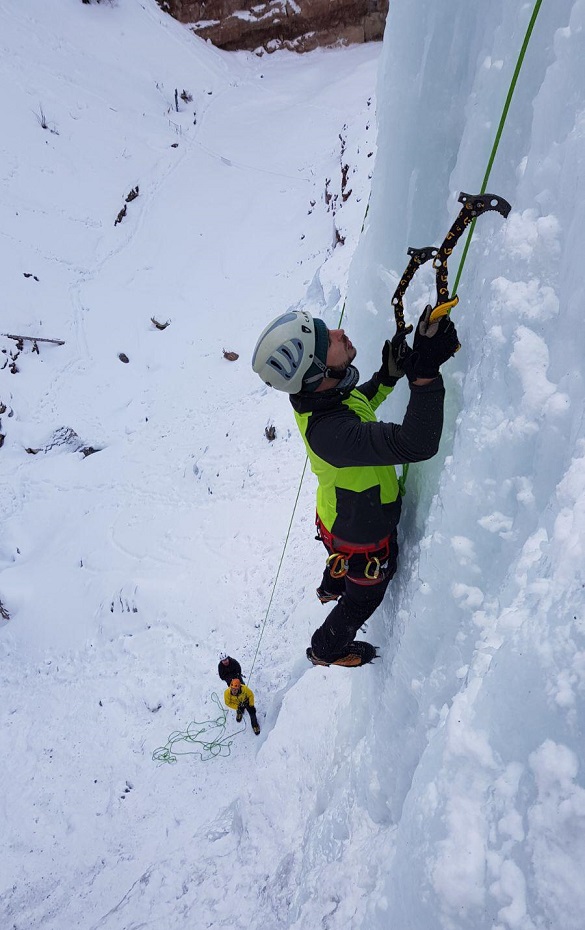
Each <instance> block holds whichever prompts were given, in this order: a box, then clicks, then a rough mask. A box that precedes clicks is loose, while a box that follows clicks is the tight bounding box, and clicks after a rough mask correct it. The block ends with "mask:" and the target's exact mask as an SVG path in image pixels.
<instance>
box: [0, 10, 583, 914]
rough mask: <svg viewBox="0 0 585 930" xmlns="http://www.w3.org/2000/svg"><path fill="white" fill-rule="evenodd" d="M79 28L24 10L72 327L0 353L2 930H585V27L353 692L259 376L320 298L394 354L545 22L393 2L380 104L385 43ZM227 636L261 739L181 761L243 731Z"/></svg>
mask: <svg viewBox="0 0 585 930" xmlns="http://www.w3.org/2000/svg"><path fill="white" fill-rule="evenodd" d="M47 7H48V5H47V4H45V3H43V2H42V0H21V3H20V4H18V6H16V5H15V4H12V3H9V2H8V0H0V21H1V28H0V36H1V38H0V43H1V45H2V56H1V58H0V61H1V64H0V69H1V70H0V74H1V75H2V77H1V80H2V84H3V90H4V93H2V94H0V107H1V108H2V109H1V123H2V126H3V130H4V132H3V138H2V141H1V143H0V159H1V160H0V166H1V172H0V177H1V179H2V181H1V183H2V197H1V198H0V232H1V237H2V238H1V241H2V250H1V258H0V261H1V264H2V280H3V295H4V301H3V313H2V327H1V329H2V332H3V333H10V334H19V335H24V336H31V337H34V336H36V337H42V338H49V339H60V340H63V342H64V344H63V345H53V344H49V343H47V344H44V343H39V350H40V352H39V354H36V353H34V352H32V351H31V343H26V342H25V343H24V344H23V348H22V350H21V351H19V350H18V349H17V348H16V343H15V341H14V340H10V339H8V338H7V337H6V336H4V337H1V338H0V342H1V347H2V348H3V349H4V350H5V357H6V360H7V365H6V366H5V367H4V368H3V369H1V370H0V400H1V401H2V404H4V405H6V408H7V409H6V411H5V412H4V413H2V414H1V415H0V419H1V423H2V426H1V432H2V434H3V435H4V436H5V441H4V445H3V447H2V449H1V450H0V455H1V456H2V466H3V467H2V471H1V472H0V475H1V477H0V481H1V482H2V494H1V496H0V501H1V504H0V506H1V509H2V528H3V532H2V537H1V540H0V569H1V572H0V600H1V602H2V604H3V605H4V607H5V608H6V610H7V611H8V612H9V614H10V619H8V620H5V621H4V622H3V624H2V627H1V628H0V650H1V652H2V660H3V661H2V664H3V671H4V675H3V678H2V685H1V692H0V697H1V702H0V703H1V707H2V716H3V720H2V724H3V725H2V731H1V732H2V750H3V756H4V758H5V760H6V764H5V766H4V768H3V775H2V783H1V784H2V790H1V792H0V796H1V797H2V816H3V820H4V829H3V831H2V833H3V839H4V842H3V847H4V848H3V854H2V856H1V857H0V916H1V919H2V925H3V926H4V925H6V926H9V927H11V928H16V930H24V928H26V930H28V928H34V927H43V928H44V930H51V928H55V930H56V928H59V930H62V928H64V927H65V928H68V927H80V928H87V930H89V928H98V927H99V928H108V930H118V928H119V930H122V928H125V930H130V928H138V927H146V926H152V927H165V928H168V930H172V928H174V927H181V928H184V927H189V928H193V930H199V928H204V927H209V928H211V927H221V926H230V927H237V928H242V930H243V928H260V927H263V928H269V930H280V928H295V930H301V928H302V930H313V928H315V927H322V928H327V930H338V928H342V927H343V928H346V927H351V928H364V930H365V928H368V930H377V928H380V930H381V928H387V927H400V928H413V930H430V928H434V927H437V928H454V927H456V928H465V930H472V928H473V930H478V928H497V930H508V928H512V930H516V928H519V930H532V928H537V930H540V928H544V927H551V928H555V930H556V928H557V927H558V928H561V927H562V928H569V930H572V928H580V927H581V924H582V916H581V915H582V912H583V904H584V902H583V890H582V882H581V881H580V875H581V873H582V871H583V866H584V865H585V842H584V840H583V836H584V835H585V834H584V831H583V826H584V824H583V818H584V816H585V807H584V798H585V789H584V785H583V761H584V760H583V688H584V683H585V678H584V671H583V669H584V663H583V656H584V655H585V650H584V645H583V612H582V607H583V583H584V582H583V578H582V564H583V554H582V547H583V525H584V520H585V517H584V515H583V508H584V501H585V488H584V484H583V474H584V473H585V472H584V467H583V458H584V456H585V445H584V437H583V425H582V409H583V396H584V387H583V383H582V382H583V379H582V376H581V368H582V365H581V359H582V357H583V334H582V328H581V327H580V310H581V306H582V303H583V283H582V275H581V274H580V261H579V259H580V254H581V252H582V246H583V244H584V243H583V237H584V235H585V234H584V232H583V230H584V228H585V224H584V222H583V220H584V216H583V211H584V207H583V204H584V203H585V197H584V193H585V192H584V191H583V184H584V173H583V164H584V159H585V156H584V134H583V126H584V116H583V114H584V113H585V100H584V96H585V82H584V81H583V78H584V77H585V64H584V62H585V54H584V49H583V43H584V38H583V37H584V35H585V31H584V29H583V27H584V25H585V3H583V2H582V0H557V2H556V3H555V4H547V3H546V2H545V3H544V4H543V7H542V10H541V12H540V14H539V18H538V21H537V25H536V28H535V31H534V34H533V37H532V39H531V44H530V47H529V50H528V54H527V58H526V62H525V65H524V67H523V71H522V74H521V78H520V82H519V85H518V90H517V93H516V96H515V98H514V101H513V104H512V107H511V109H510V114H509V117H508V123H507V125H506V129H505V132H504V135H503V137H502V142H501V146H500V150H499V153H498V157H497V159H496V162H495V165H494V169H493V173H492V179H491V181H490V185H489V186H490V188H491V189H493V190H494V191H497V192H498V193H500V194H502V195H504V196H505V197H507V198H508V199H509V200H510V201H511V202H512V204H513V213H512V214H511V216H510V218H509V219H508V221H507V222H506V223H505V224H504V223H503V221H502V220H501V218H500V217H498V216H495V215H493V216H487V217H484V218H482V219H481V221H480V222H478V225H477V229H476V234H475V237H474V242H473V245H472V248H471V251H470V254H469V257H468V259H467V263H466V266H465V272H464V276H463V279H462V282H461V286H460V288H459V296H460V299H461V303H460V306H459V307H458V308H457V310H456V311H455V314H454V319H456V322H457V326H458V329H459V334H460V338H461V341H462V343H463V350H462V351H461V352H460V353H459V355H458V356H457V359H456V360H455V361H454V362H452V363H450V365H449V368H448V374H447V377H446V380H447V386H448V403H447V408H448V409H447V424H446V430H445V435H444V438H443V444H442V450H441V452H440V454H439V455H438V456H437V457H436V458H435V459H434V460H433V461H432V462H430V463H426V464H425V465H422V466H418V467H417V468H413V469H411V472H410V475H409V494H408V497H407V500H406V505H405V507H406V510H405V515H404V518H403V522H402V558H401V568H400V572H399V576H398V577H397V579H396V581H395V582H394V583H393V585H392V590H391V591H389V594H388V596H387V599H386V603H385V604H384V606H383V607H382V608H381V610H380V611H379V612H378V614H377V615H376V616H375V617H374V618H373V619H372V620H371V621H370V623H369V625H368V626H369V633H368V635H369V639H370V640H371V641H373V642H376V643H379V644H380V645H381V647H382V651H383V656H384V658H383V661H382V662H378V663H376V664H375V665H374V666H372V667H370V668H368V669H365V670H362V671H359V672H357V671H354V672H352V671H343V670H339V669H334V670H332V669H330V670H325V669H310V668H309V669H307V666H306V661H305V660H304V658H303V656H304V648H305V646H306V644H307V642H308V637H309V636H310V633H311V631H312V629H313V628H314V627H315V626H316V625H317V624H318V623H319V622H321V618H322V617H323V610H324V608H322V607H321V606H320V605H319V604H318V603H317V602H316V600H315V598H314V586H315V583H316V581H317V580H318V578H319V576H320V571H321V563H322V550H321V549H320V547H319V545H318V544H317V543H316V542H313V540H312V536H313V531H312V512H313V495H314V486H313V482H312V478H311V477H310V476H306V477H305V479H304V480H303V482H302V484H301V486H300V491H299V499H298V503H297V505H296V509H295V499H296V495H297V491H298V490H299V482H300V480H301V476H302V473H303V464H304V456H303V450H302V446H301V443H300V440H299V439H298V437H297V435H296V433H295V431H294V424H293V420H292V416H291V412H290V408H289V406H288V404H287V402H286V398H284V397H283V396H282V395H278V394H276V393H275V392H270V391H269V390H268V389H265V388H264V387H263V386H262V384H261V383H260V382H258V380H257V378H256V377H255V376H254V375H253V373H252V372H251V370H250V367H249V358H250V356H251V352H252V348H253V346H254V343H255V340H256V336H257V334H258V332H259V331H260V330H261V329H262V327H263V326H264V325H265V323H266V321H267V320H269V319H270V318H271V316H273V315H275V314H276V313H277V312H278V311H279V310H281V309H285V308H286V307H287V306H289V305H296V304H297V303H299V302H301V301H302V302H303V304H304V305H305V306H307V307H308V308H309V309H310V310H312V311H313V312H316V313H319V314H320V315H322V316H323V318H324V319H325V320H326V322H327V323H328V324H329V325H332V326H333V325H335V324H336V322H337V320H338V319H339V316H340V313H341V311H342V309H343V310H344V320H345V323H346V325H347V328H348V330H349V331H350V334H351V336H352V339H353V340H354V342H356V343H357V345H358V348H359V355H358V363H359V365H360V368H361V369H362V371H363V372H364V374H366V373H368V370H369V369H371V368H372V367H374V366H376V367H377V365H378V359H379V347H380V344H381V341H382V339H383V338H385V336H386V335H387V333H388V331H389V329H388V323H389V315H388V308H389V299H390V296H391V293H392V290H393V288H394V286H395V283H396V281H397V280H398V276H399V274H400V272H401V271H402V269H403V267H404V265H405V264H406V254H405V253H406V248H407V246H408V245H427V244H430V243H432V242H437V241H438V240H440V238H441V237H442V235H443V234H444V232H445V231H446V229H447V228H448V226H449V224H450V222H451V220H452V218H453V217H454V215H455V213H456V210H457V204H456V195H457V193H458V192H459V191H460V190H461V189H463V190H473V189H477V188H479V185H480V184H481V180H482V178H483V173H484V171H485V165H486V162H487V157H488V154H489V150H490V147H491V144H492V140H493V135H494V132H495V127H496V124H497V121H498V119H499V115H500V112H501V107H502V104H503V100H504V98H505V95H506V92H507V89H508V86H509V82H510V79H511V75H512V71H513V68H514V65H515V62H516V58H517V54H518V51H519V49H520V45H521V43H522V39H523V36H524V32H525V29H526V25H527V22H528V19H529V17H530V14H531V11H532V5H529V4H525V3H523V2H522V3H521V2H519V0H518V2H516V0H514V2H513V3H504V2H503V0H497V2H494V3H491V4H489V5H482V6H481V7H478V6H477V5H470V4H468V3H466V2H465V0H448V3H446V4H444V5H441V7H439V6H437V5H436V4H434V3H433V2H432V0H414V2H413V0H410V2H406V0H395V2H394V3H393V4H392V5H391V10H390V14H389V20H388V26H387V30H386V37H385V41H384V47H383V50H382V55H381V62H380V63H381V68H380V73H379V77H378V82H377V88H376V80H377V66H378V57H379V53H380V48H379V47H376V46H367V47H363V48H357V47H356V48H352V49H349V50H340V51H334V52H333V51H327V52H326V51H319V52H316V53H314V54H311V55H308V56H303V57H295V56H287V55H285V54H280V53H279V54H276V55H273V56H270V57H265V58H256V57H255V56H253V55H247V54H237V55H230V54H226V53H220V52H218V51H217V50H215V49H213V48H212V47H211V46H208V45H206V44H204V43H202V42H201V41H199V40H197V39H195V38H193V37H192V36H191V35H190V34H189V33H188V31H187V30H185V29H184V28H183V27H181V26H180V25H179V24H178V23H176V22H174V21H173V20H171V19H170V18H169V17H167V16H165V15H164V14H162V13H161V12H160V10H159V8H158V6H157V5H156V4H155V2H154V0H142V2H139V0H117V2H116V3H115V4H99V5H95V4H91V5H85V4H81V3H80V2H78V0H63V4H62V10H61V11H59V13H58V14H56V13H55V10H50V9H48V8H47ZM175 89H177V102H178V105H179V112H177V110H176V107H175ZM183 90H184V91H185V92H186V94H185V96H186V97H188V96H192V100H191V101H188V100H182V99H181V97H180V96H179V95H180V94H181V92H182V91H183ZM375 91H376V94H375V93H374V92H375ZM375 106H376V110H377V117H378V120H377V122H378V127H376V119H375V114H374V107H375ZM43 122H44V123H45V124H46V128H43V126H42V125H41V124H42V123H43ZM376 129H377V133H378V137H377V146H378V154H377V156H375V154H374V153H375V136H376ZM374 160H375V171H374V174H373V178H372V191H371V201H370V208H369V212H368V216H367V220H366V223H365V228H364V231H363V234H362V235H361V236H360V233H361V229H362V223H363V221H364V215H365V209H366V204H367V202H368V196H369V187H370V179H369V175H370V174H371V173H372V170H373V162H374ZM346 164H347V165H348V174H347V177H348V181H349V183H346V184H344V180H343V177H344V175H343V167H344V165H346ZM136 187H138V188H139V196H138V197H136V198H135V199H133V200H131V201H130V202H129V203H127V204H126V209H127V212H126V215H125V216H124V217H123V219H122V220H121V222H119V223H118V224H117V225H114V223H115V220H116V218H117V216H118V213H119V211H120V210H121V209H122V208H123V206H124V205H125V198H126V196H127V195H128V193H129V192H130V191H131V190H132V189H134V188H136ZM349 191H351V193H349V194H348V192H349ZM344 195H348V196H346V199H344ZM341 239H344V240H345V244H343V245H342V244H341V242H340V240H341ZM358 240H359V246H358ZM352 259H353V260H352ZM350 262H351V266H350ZM451 265H452V270H451V276H452V278H451V279H452V280H453V276H454V270H455V268H456V262H454V261H452V263H451ZM27 275H28V277H27ZM420 277H421V280H420V281H417V282H416V284H415V285H414V286H413V289H412V292H409V297H408V301H407V313H408V315H409V316H410V318H411V319H414V318H415V317H416V314H417V313H418V312H420V309H421V308H422V306H424V303H425V302H426V301H427V300H429V299H432V297H433V281H432V274H431V273H430V272H429V273H426V272H425V273H423V274H421V276H420ZM37 278H38V280H37ZM346 295H347V301H346ZM152 318H154V319H155V320H157V321H158V322H159V323H162V324H164V323H166V322H167V321H170V322H169V325H168V326H167V327H166V328H165V329H164V330H159V329H158V328H157V327H156V326H155V324H154V323H153V322H152ZM223 350H228V351H234V352H237V353H238V354H239V358H238V359H237V361H235V362H230V361H228V360H227V359H226V358H224V355H223ZM10 353H12V357H11V356H10ZM121 353H125V356H126V357H127V358H128V362H127V363H124V362H123V361H121V360H120V358H119V357H118V356H119V355H120V354H121ZM12 362H14V364H15V365H16V366H17V367H18V369H19V370H18V372H17V373H12V372H11V371H10V367H9V366H10V364H12ZM395 395H396V396H395V397H393V398H392V399H391V401H390V402H389V404H388V405H387V407H386V410H385V414H384V415H385V416H386V417H387V418H389V419H391V418H396V419H398V418H400V416H401V411H402V409H403V405H404V401H405V390H404V389H403V388H402V386H399V388H398V389H397V391H396V392H395ZM270 424H273V425H274V426H275V427H276V433H277V436H276V440H275V441H274V442H269V441H268V440H267V439H266V437H265V435H264V430H265V427H266V426H268V425H270ZM88 447H92V448H94V449H97V450H99V451H97V452H95V453H93V454H90V455H84V453H83V451H81V450H82V449H86V450H87V448H88ZM27 449H29V450H38V451H36V454H33V453H32V452H27V451H26V450H27ZM293 513H294V516H293ZM291 517H292V523H291ZM289 524H291V525H290V534H289ZM288 534H289V535H288ZM287 539H288V541H287V546H286V550H285V551H284V557H283V558H282V562H281V557H282V556H283V546H284V543H285V540H287ZM223 649H226V650H228V651H229V652H231V653H232V654H234V655H236V656H237V657H238V658H239V659H240V661H241V662H242V665H243V667H244V670H245V671H246V672H247V673H248V674H250V672H251V673H252V677H251V679H250V681H251V685H252V688H253V689H254V691H255V692H256V695H257V703H258V707H259V710H260V722H261V725H262V734H261V736H260V737H259V738H258V739H256V738H255V737H253V735H252V734H251V732H250V730H249V728H248V729H246V731H245V732H243V733H241V734H238V735H235V736H234V737H233V740H232V739H231V735H230V734H234V731H235V730H236V727H235V724H234V722H233V718H231V719H228V721H227V723H228V728H227V731H226V732H227V734H228V742H227V743H224V744H223V746H224V749H223V751H222V752H221V753H220V754H219V755H218V756H215V757H213V753H212V751H205V750H203V759H206V760H207V761H202V758H201V756H200V755H198V754H197V749H198V748H199V749H200V748H201V746H198V745H196V744H193V743H191V742H189V741H186V740H183V741H177V742H175V743H173V749H174V751H175V753H176V759H177V762H176V764H174V765H173V764H169V765H166V764H161V763H157V762H156V761H153V759H152V754H153V752H154V750H156V749H157V747H163V746H164V745H165V743H166V741H167V738H168V736H169V734H171V732H172V731H177V732H184V731H185V730H186V728H187V726H188V725H189V722H190V721H193V720H199V721H204V720H208V719H210V720H215V719H217V718H218V713H219V710H218V706H217V704H216V703H215V701H214V698H213V694H214V692H216V693H219V696H220V698H221V689H220V688H218V684H220V682H219V679H218V678H217V676H216V663H217V653H218V652H219V651H220V650H223ZM195 729H197V728H195ZM191 732H193V730H191ZM210 732H212V734H213V733H215V731H214V730H212V731H210ZM218 732H220V733H221V732H222V728H221V727H220V728H219V731H218ZM182 752H185V753H190V754H187V755H184V756H182V755H179V753H182ZM210 755H211V758H209V756H210Z"/></svg>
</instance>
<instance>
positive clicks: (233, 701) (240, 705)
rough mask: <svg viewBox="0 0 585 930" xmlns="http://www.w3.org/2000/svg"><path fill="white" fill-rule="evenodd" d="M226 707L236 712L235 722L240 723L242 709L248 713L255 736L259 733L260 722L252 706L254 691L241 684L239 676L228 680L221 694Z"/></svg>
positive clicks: (242, 713) (242, 714)
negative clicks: (228, 682)
mask: <svg viewBox="0 0 585 930" xmlns="http://www.w3.org/2000/svg"><path fill="white" fill-rule="evenodd" d="M223 699H224V703H225V705H226V707H230V708H231V709H232V710H235V712H236V722H237V723H241V722H242V717H243V716H244V711H246V710H247V711H248V714H249V715H250V723H251V724H252V729H253V730H254V733H255V734H256V736H258V734H259V733H260V724H259V723H258V717H257V716H256V708H255V707H254V692H253V691H252V689H251V688H248V686H247V685H243V684H242V682H241V681H240V679H239V678H234V679H233V681H231V682H230V686H229V688H226V689H225V693H224V696H223Z"/></svg>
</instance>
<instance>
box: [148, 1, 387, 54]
mask: <svg viewBox="0 0 585 930" xmlns="http://www.w3.org/2000/svg"><path fill="white" fill-rule="evenodd" d="M157 2H158V4H159V6H160V7H162V9H163V10H165V11H166V12H167V13H170V14H171V16H174V17H175V18H176V19H178V20H179V21H180V22H182V23H188V24H189V26H190V27H191V29H192V30H193V32H194V33H195V34H196V35H198V36H200V37H201V38H202V39H209V40H210V41H211V42H213V44H214V45H217V46H218V47H219V48H224V49H227V50H229V51H234V50H236V49H264V50H266V51H268V52H273V51H276V49H279V48H288V49H293V50H294V51H297V52H307V51H310V50H311V49H314V48H316V47H317V46H320V45H321V46H332V45H349V44H351V43H361V42H372V41H376V40H380V39H381V38H382V36H383V34H384V26H385V23H386V14H387V13H388V0H296V2H294V0H265V2H255V0H157Z"/></svg>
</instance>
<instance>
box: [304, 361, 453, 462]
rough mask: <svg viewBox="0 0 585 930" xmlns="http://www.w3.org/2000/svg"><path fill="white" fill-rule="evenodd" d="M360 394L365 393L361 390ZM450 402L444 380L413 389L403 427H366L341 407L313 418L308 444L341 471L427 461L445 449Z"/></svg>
mask: <svg viewBox="0 0 585 930" xmlns="http://www.w3.org/2000/svg"><path fill="white" fill-rule="evenodd" d="M373 380H374V379H372V381H373ZM371 383H372V382H371V381H370V382H368V384H371ZM360 391H362V393H364V392H363V390H362V388H361V387H360ZM444 398H445V388H444V386H443V379H442V378H441V377H440V376H439V377H438V378H435V380H434V381H431V383H430V384H424V385H416V384H413V385H411V386H410V401H409V403H408V407H407V410H406V413H405V415H404V420H403V421H402V424H398V423H362V421H361V420H360V419H359V417H358V416H357V414H355V413H354V412H353V411H352V410H350V409H349V408H348V407H347V406H345V405H340V407H339V408H338V409H337V410H334V411H330V412H328V413H327V414H326V415H323V416H312V417H311V422H310V424H309V427H308V429H307V440H308V442H309V444H310V446H311V448H312V449H313V451H314V452H316V454H317V455H318V456H319V457H320V458H322V459H324V460H325V461H326V462H329V464H330V465H333V466H334V467H335V468H347V467H350V466H363V465H402V464H404V463H406V462H423V461H425V459H430V458H432V457H433V455H436V453H437V451H438V448H439V441H440V439H441V433H442V430H443V404H444Z"/></svg>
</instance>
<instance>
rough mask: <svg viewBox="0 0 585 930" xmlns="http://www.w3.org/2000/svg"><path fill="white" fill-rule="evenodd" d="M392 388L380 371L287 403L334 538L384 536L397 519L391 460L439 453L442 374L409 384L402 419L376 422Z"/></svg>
mask: <svg viewBox="0 0 585 930" xmlns="http://www.w3.org/2000/svg"><path fill="white" fill-rule="evenodd" d="M391 390H392V388H391V387H389V386H387V385H384V384H382V383H381V380H380V376H379V374H378V373H376V374H375V375H373V377H372V378H371V379H370V381H368V382H366V383H365V384H361V385H359V386H358V387H354V388H353V389H352V388H350V389H349V390H344V389H343V387H341V388H333V389H332V390H329V391H322V392H314V393H310V392H306V393H305V392H301V393H299V394H292V395H291V397H290V402H291V404H292V406H293V408H294V412H295V419H296V421H297V425H298V427H299V430H300V432H301V435H302V437H303V439H304V442H305V446H306V449H307V454H308V456H309V461H310V463H311V469H312V471H313V472H314V474H315V475H316V476H317V480H318V482H319V486H318V489H317V513H318V515H319V518H320V520H321V521H322V523H323V525H324V526H325V528H326V529H327V530H329V532H330V533H332V534H333V535H334V537H335V538H336V539H339V540H341V541H347V542H350V543H356V544H365V543H372V542H376V541H378V540H382V539H384V538H385V537H387V536H388V535H389V534H391V533H393V532H394V531H395V529H396V525H397V523H398V520H399V519H400V503H401V501H400V494H399V490H398V481H397V478H396V472H395V470H394V465H398V464H404V463H405V462H421V461H424V460H425V459H429V458H431V457H432V456H433V455H435V454H436V452H437V449H438V447H439V440H440V438H441V431H442V428H443V400H444V395H445V388H444V387H443V379H442V378H441V377H438V378H435V380H434V381H432V382H431V383H430V384H428V385H420V386H419V385H411V386H410V401H409V404H408V408H407V410H406V414H405V416H404V420H403V422H402V424H400V425H399V424H397V423H383V422H378V421H377V418H376V413H375V411H376V409H377V407H379V405H380V404H381V403H382V401H383V400H385V399H386V398H387V397H388V395H389V394H390V392H391Z"/></svg>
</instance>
